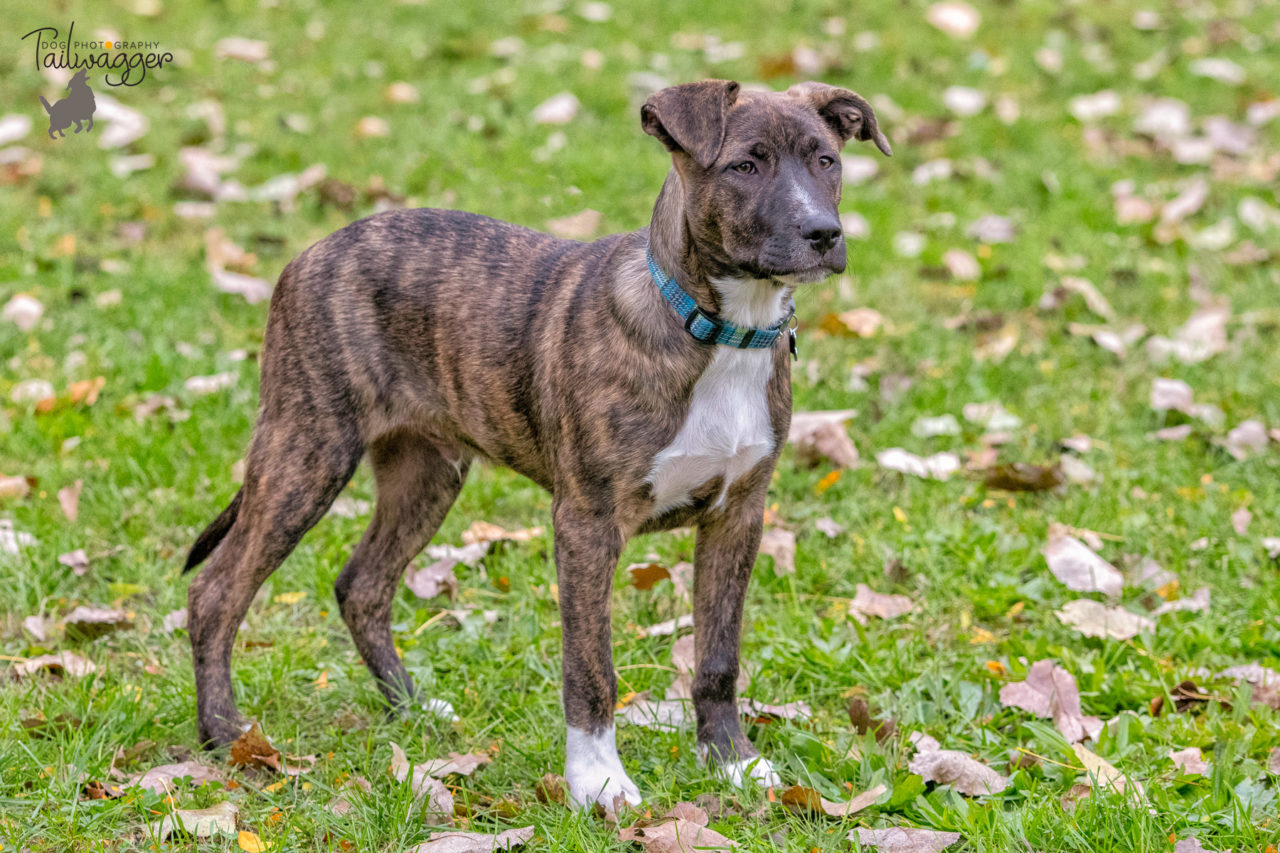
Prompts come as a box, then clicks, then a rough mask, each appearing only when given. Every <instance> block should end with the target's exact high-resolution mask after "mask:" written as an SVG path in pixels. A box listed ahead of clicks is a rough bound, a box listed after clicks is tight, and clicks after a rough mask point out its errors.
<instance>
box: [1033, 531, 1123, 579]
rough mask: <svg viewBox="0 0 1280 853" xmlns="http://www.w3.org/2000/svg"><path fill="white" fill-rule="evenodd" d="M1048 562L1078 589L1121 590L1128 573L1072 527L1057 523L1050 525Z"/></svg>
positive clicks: (1051, 568) (1057, 575)
mask: <svg viewBox="0 0 1280 853" xmlns="http://www.w3.org/2000/svg"><path fill="white" fill-rule="evenodd" d="M1042 553H1043V554H1044V559H1045V562H1046V563H1048V564H1049V571H1051V572H1053V576H1054V577H1056V578H1057V579H1058V580H1060V581H1062V582H1063V583H1064V584H1066V586H1067V589H1070V590H1074V591H1075V592H1101V593H1105V594H1106V595H1109V596H1116V595H1119V594H1120V590H1121V587H1123V585H1124V576H1123V575H1122V574H1120V571H1119V570H1118V569H1116V567H1115V566H1113V565H1111V564H1110V563H1108V562H1107V561H1106V560H1104V559H1102V558H1101V557H1099V556H1098V555H1097V554H1095V553H1094V552H1093V551H1092V550H1090V549H1089V546H1087V545H1085V544H1084V543H1083V542H1081V541H1080V540H1079V539H1077V538H1075V537H1074V536H1072V535H1071V533H1070V530H1069V528H1067V527H1064V526H1063V525H1061V524H1058V523H1056V522H1055V523H1054V524H1052V525H1050V526H1049V542H1048V544H1046V545H1045V547H1044V551H1043V552H1042Z"/></svg>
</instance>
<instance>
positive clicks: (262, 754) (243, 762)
mask: <svg viewBox="0 0 1280 853" xmlns="http://www.w3.org/2000/svg"><path fill="white" fill-rule="evenodd" d="M282 758H283V756H282V755H281V754H280V750H278V749H276V748H275V747H274V746H272V744H271V741H269V740H268V739H267V736H266V735H264V734H263V733H262V729H261V728H260V727H259V726H258V724H257V723H254V724H253V725H252V726H250V727H249V730H248V731H246V732H245V733H244V734H242V735H240V737H238V738H236V739H235V741H234V742H233V743H232V744H231V756H230V758H228V759H227V763H228V764H230V765H232V766H233V767H259V768H265V769H267V770H274V771H276V772H277V773H280V772H283V770H282V765H281V759H282Z"/></svg>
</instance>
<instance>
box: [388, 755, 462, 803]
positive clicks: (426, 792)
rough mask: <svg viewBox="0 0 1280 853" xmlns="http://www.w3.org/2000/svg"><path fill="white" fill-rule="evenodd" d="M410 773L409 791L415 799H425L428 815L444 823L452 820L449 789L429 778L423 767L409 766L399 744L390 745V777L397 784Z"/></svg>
mask: <svg viewBox="0 0 1280 853" xmlns="http://www.w3.org/2000/svg"><path fill="white" fill-rule="evenodd" d="M411 773H412V781H411V782H410V784H409V790H410V791H412V792H413V795H414V797H415V798H416V799H419V800H421V799H424V798H425V799H426V810H427V813H428V814H431V815H436V816H438V817H441V818H443V819H444V820H445V821H452V820H453V794H451V793H449V789H448V788H446V787H445V786H444V784H443V783H441V781H440V780H439V779H436V778H434V777H433V776H431V774H430V773H428V772H427V767H426V766H424V765H413V766H411V765H410V764H409V759H408V757H407V756H405V754H404V750H403V749H401V748H400V745H399V744H396V743H392V744H391V775H392V777H393V778H395V780H396V781H397V782H404V781H406V780H408V779H409V778H410V774H411Z"/></svg>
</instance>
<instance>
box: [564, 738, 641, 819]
mask: <svg viewBox="0 0 1280 853" xmlns="http://www.w3.org/2000/svg"><path fill="white" fill-rule="evenodd" d="M564 777H565V781H567V782H568V783H569V799H570V800H572V801H573V804H574V805H575V806H577V807H578V808H587V807H589V806H593V805H595V804H597V803H599V804H600V805H602V806H604V807H605V808H606V809H608V810H610V811H613V810H614V808H615V805H614V804H615V802H616V801H617V799H618V797H622V798H623V799H625V800H626V801H627V804H628V805H632V806H638V805H640V802H641V800H640V789H639V788H637V787H636V783H635V782H632V781H631V777H630V776H628V775H627V771H626V770H623V769H622V761H621V760H620V759H619V758H618V747H617V742H616V740H615V738H614V729H613V726H610V727H609V728H607V729H605V730H604V731H602V732H600V733H599V734H596V735H591V734H588V733H587V732H585V731H583V730H582V729H575V728H573V727H572V726H570V728H569V737H568V741H567V743H566V748H565V769H564Z"/></svg>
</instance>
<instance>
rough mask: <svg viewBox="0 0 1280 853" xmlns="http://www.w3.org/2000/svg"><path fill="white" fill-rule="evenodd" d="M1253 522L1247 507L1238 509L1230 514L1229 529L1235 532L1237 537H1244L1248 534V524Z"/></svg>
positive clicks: (1251, 514)
mask: <svg viewBox="0 0 1280 853" xmlns="http://www.w3.org/2000/svg"><path fill="white" fill-rule="evenodd" d="M1251 521H1253V513H1251V512H1249V509H1248V507H1243V506H1242V507H1240V508H1239V509H1238V510H1236V511H1235V512H1233V513H1231V529H1232V530H1234V531H1235V532H1236V535H1237V536H1244V535H1245V534H1246V533H1248V532H1249V522H1251Z"/></svg>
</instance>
